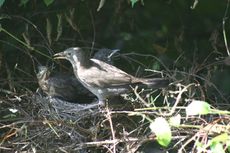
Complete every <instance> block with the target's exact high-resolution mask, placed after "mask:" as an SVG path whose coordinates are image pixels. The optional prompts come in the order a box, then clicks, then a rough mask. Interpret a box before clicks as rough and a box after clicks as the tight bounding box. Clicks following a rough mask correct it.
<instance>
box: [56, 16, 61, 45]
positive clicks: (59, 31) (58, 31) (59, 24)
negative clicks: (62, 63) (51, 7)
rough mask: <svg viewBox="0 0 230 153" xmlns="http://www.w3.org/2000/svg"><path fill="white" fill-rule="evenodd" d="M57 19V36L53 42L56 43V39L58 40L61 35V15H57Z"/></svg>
mask: <svg viewBox="0 0 230 153" xmlns="http://www.w3.org/2000/svg"><path fill="white" fill-rule="evenodd" d="M57 18H58V23H57V36H56V39H55V41H58V39H59V38H60V36H61V35H62V15H61V14H57Z"/></svg>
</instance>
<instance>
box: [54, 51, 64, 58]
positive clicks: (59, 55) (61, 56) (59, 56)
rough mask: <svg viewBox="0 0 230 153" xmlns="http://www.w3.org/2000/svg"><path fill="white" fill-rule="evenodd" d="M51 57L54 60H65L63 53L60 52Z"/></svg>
mask: <svg viewBox="0 0 230 153" xmlns="http://www.w3.org/2000/svg"><path fill="white" fill-rule="evenodd" d="M53 57H54V59H65V55H64V52H60V53H57V54H54V56H53Z"/></svg>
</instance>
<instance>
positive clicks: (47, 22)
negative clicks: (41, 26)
mask: <svg viewBox="0 0 230 153" xmlns="http://www.w3.org/2000/svg"><path fill="white" fill-rule="evenodd" d="M51 33H52V25H51V22H50V20H49V19H48V18H47V19H46V35H47V39H48V42H49V44H51V43H52V39H51Z"/></svg>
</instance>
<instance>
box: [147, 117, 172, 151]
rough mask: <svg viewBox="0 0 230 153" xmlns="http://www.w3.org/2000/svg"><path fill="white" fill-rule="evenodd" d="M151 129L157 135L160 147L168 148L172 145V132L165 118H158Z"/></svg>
mask: <svg viewBox="0 0 230 153" xmlns="http://www.w3.org/2000/svg"><path fill="white" fill-rule="evenodd" d="M159 125H160V126H159ZM149 128H150V129H151V131H152V132H154V133H155V134H156V137H157V141H158V143H159V144H160V145H162V146H164V147H167V146H168V145H169V144H170V142H171V139H172V132H171V129H170V126H169V124H168V122H167V121H166V120H165V119H164V118H163V117H158V118H156V119H155V120H154V122H152V123H150V126H149Z"/></svg>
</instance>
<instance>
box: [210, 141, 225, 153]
mask: <svg viewBox="0 0 230 153" xmlns="http://www.w3.org/2000/svg"><path fill="white" fill-rule="evenodd" d="M210 148H211V151H212V153H225V151H224V147H223V144H221V143H215V144H212V145H211V146H210Z"/></svg>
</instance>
